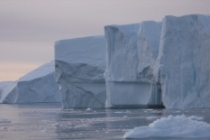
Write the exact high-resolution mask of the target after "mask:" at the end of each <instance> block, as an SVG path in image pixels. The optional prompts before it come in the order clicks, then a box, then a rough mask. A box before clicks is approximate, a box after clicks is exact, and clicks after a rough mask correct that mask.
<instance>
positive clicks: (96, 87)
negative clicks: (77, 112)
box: [55, 36, 106, 108]
mask: <svg viewBox="0 0 210 140" xmlns="http://www.w3.org/2000/svg"><path fill="white" fill-rule="evenodd" d="M105 53H106V48H105V38H104V36H91V37H83V38H75V39H67V40H61V41H57V42H56V43H55V62H56V64H55V65H56V71H55V72H56V73H55V76H56V81H57V83H58V84H59V86H60V93H61V95H62V104H63V108H103V107H104V104H105V100H106V91H105V80H104V75H103V74H104V71H105Z"/></svg>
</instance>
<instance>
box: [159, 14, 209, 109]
mask: <svg viewBox="0 0 210 140" xmlns="http://www.w3.org/2000/svg"><path fill="white" fill-rule="evenodd" d="M209 29H210V16H202V15H188V16H182V17H173V16H166V17H165V18H164V19H163V29H162V36H161V41H160V49H159V54H158V58H157V62H156V64H155V69H156V70H155V71H156V72H155V73H156V79H157V81H159V82H160V84H161V89H162V96H163V103H164V105H165V107H167V108H200V107H210V94H209V91H210V77H209V75H210V55H209V54H210V30H209Z"/></svg>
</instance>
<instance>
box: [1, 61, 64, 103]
mask: <svg viewBox="0 0 210 140" xmlns="http://www.w3.org/2000/svg"><path fill="white" fill-rule="evenodd" d="M54 69H55V63H54V61H52V62H49V63H47V64H44V65H42V66H40V67H39V68H37V69H35V70H34V71H32V72H30V73H28V74H26V75H24V76H23V77H21V78H20V79H19V80H18V81H16V82H7V83H6V84H5V86H4V87H2V88H1V87H0V88H1V90H2V91H1V98H0V99H1V100H0V103H32V102H36V103H37V102H61V97H60V94H59V91H58V85H57V84H56V82H55V79H54Z"/></svg>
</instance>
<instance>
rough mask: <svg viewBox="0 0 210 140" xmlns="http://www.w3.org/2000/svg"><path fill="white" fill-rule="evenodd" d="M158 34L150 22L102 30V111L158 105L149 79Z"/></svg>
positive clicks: (157, 95)
mask: <svg viewBox="0 0 210 140" xmlns="http://www.w3.org/2000/svg"><path fill="white" fill-rule="evenodd" d="M160 32H161V23H157V22H153V21H147V22H142V23H141V24H131V25H121V26H118V25H111V26H106V27H105V37H106V41H107V56H106V72H105V78H106V90H107V91H106V92H107V100H106V107H111V108H113V107H117V108H118V107H135V106H138V107H139V106H153V105H155V106H156V105H161V97H160V95H161V94H159V93H157V91H158V90H157V88H158V86H157V85H156V83H155V78H154V75H153V66H154V63H155V60H156V57H157V54H158V47H159V38H160Z"/></svg>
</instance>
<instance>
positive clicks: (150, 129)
mask: <svg viewBox="0 0 210 140" xmlns="http://www.w3.org/2000/svg"><path fill="white" fill-rule="evenodd" d="M209 132H210V124H207V123H205V122H202V121H196V120H192V119H190V118H189V117H186V116H185V115H179V116H172V115H170V116H168V117H163V118H161V119H158V120H156V121H154V122H153V123H151V124H150V125H149V126H142V127H136V128H134V129H132V130H130V131H128V132H126V133H125V135H124V136H123V138H149V137H179V138H208V137H209V138H210V133H209Z"/></svg>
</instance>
